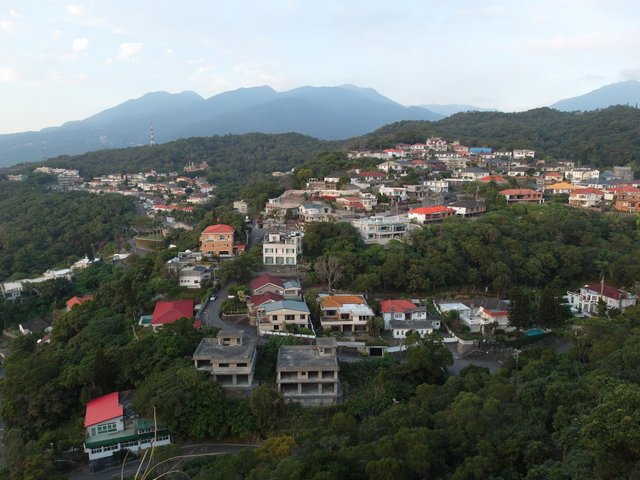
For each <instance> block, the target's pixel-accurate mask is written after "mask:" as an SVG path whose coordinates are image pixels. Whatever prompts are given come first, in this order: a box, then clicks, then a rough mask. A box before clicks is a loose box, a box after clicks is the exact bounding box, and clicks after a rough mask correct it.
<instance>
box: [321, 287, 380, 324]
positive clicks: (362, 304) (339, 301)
mask: <svg viewBox="0 0 640 480" xmlns="http://www.w3.org/2000/svg"><path fill="white" fill-rule="evenodd" d="M318 298H319V303H320V310H321V314H320V324H321V325H322V328H323V329H324V330H330V331H333V332H366V331H367V324H368V322H369V320H370V319H371V318H373V317H374V313H373V310H371V308H370V307H369V305H367V302H366V300H365V299H364V296H362V295H353V294H336V295H328V294H320V295H318Z"/></svg>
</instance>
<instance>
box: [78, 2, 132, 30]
mask: <svg viewBox="0 0 640 480" xmlns="http://www.w3.org/2000/svg"><path fill="white" fill-rule="evenodd" d="M66 11H67V13H68V14H69V16H71V17H72V18H73V19H74V20H75V21H76V22H78V23H80V24H82V25H84V26H86V27H91V28H101V29H106V30H110V31H111V32H112V33H115V34H117V35H119V34H121V33H123V31H122V29H121V28H119V27H117V26H115V25H112V24H111V23H110V22H109V21H108V20H107V19H105V18H101V17H99V16H96V15H92V14H91V13H90V12H87V11H86V9H85V8H84V6H82V5H79V4H77V3H69V4H68V5H67V7H66Z"/></svg>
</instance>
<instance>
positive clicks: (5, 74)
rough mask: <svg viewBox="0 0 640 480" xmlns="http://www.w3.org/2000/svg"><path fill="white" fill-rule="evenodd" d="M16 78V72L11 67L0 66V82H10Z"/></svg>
mask: <svg viewBox="0 0 640 480" xmlns="http://www.w3.org/2000/svg"><path fill="white" fill-rule="evenodd" d="M16 80H18V72H16V71H15V70H14V69H13V68H9V67H0V82H1V83H10V82H15V81H16Z"/></svg>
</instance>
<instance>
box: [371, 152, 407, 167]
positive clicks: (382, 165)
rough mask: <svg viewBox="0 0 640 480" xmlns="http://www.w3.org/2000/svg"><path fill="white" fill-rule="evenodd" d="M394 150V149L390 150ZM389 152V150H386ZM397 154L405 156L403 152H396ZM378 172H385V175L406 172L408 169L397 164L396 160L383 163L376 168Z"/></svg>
mask: <svg viewBox="0 0 640 480" xmlns="http://www.w3.org/2000/svg"><path fill="white" fill-rule="evenodd" d="M389 150H394V149H389ZM385 152H387V150H385ZM396 153H397V155H398V156H404V155H405V153H404V152H403V151H402V150H396V152H395V153H394V155H395V154H396ZM376 168H377V169H378V170H381V171H383V172H384V173H390V172H396V173H401V172H404V171H405V169H406V167H405V165H404V164H402V163H399V162H396V161H395V160H388V161H386V162H382V163H380V164H378V165H377V167H376Z"/></svg>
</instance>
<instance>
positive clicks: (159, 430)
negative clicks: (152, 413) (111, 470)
mask: <svg viewBox="0 0 640 480" xmlns="http://www.w3.org/2000/svg"><path fill="white" fill-rule="evenodd" d="M132 398H133V392H132V391H125V392H112V393H108V394H107V395H103V396H102V397H98V398H94V399H93V400H90V401H89V403H87V406H86V409H85V416H84V427H85V438H84V451H85V453H86V454H87V456H88V457H89V466H90V468H91V470H92V471H96V470H100V469H102V468H105V467H108V466H112V465H115V464H117V463H118V462H119V461H120V458H121V457H120V456H118V455H115V456H114V454H115V453H116V452H119V451H121V450H124V449H128V450H130V451H131V452H134V453H135V452H137V451H139V450H144V449H147V448H151V447H158V446H161V445H168V444H170V443H171V435H170V434H169V431H168V430H167V429H166V428H164V427H163V426H161V425H158V424H154V423H153V421H151V420H148V419H145V418H141V417H139V416H138V415H137V414H136V413H135V412H134V411H133V410H132V408H131V400H132Z"/></svg>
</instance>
